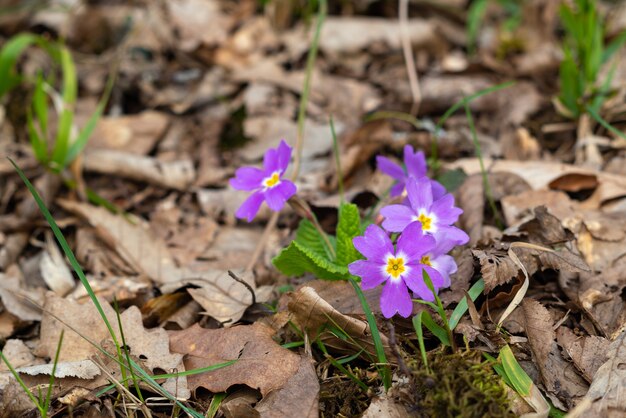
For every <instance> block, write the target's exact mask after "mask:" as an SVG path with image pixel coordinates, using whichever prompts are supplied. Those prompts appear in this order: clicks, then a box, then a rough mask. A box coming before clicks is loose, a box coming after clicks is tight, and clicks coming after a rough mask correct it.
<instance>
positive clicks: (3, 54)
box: [0, 33, 41, 98]
mask: <svg viewBox="0 0 626 418" xmlns="http://www.w3.org/2000/svg"><path fill="white" fill-rule="evenodd" d="M40 41H41V38H40V37H39V36H37V35H33V34H30V33H22V34H19V35H16V36H14V37H13V38H11V39H10V40H9V41H8V42H7V43H6V44H5V45H4V47H2V50H1V51H0V98H1V97H2V96H4V95H5V94H6V93H8V92H9V91H10V90H11V89H12V88H14V87H15V86H16V85H18V84H19V83H20V81H21V77H20V76H19V75H17V74H15V71H14V67H15V63H16V62H17V59H18V58H19V56H20V54H21V53H22V52H24V50H25V49H26V48H28V47H29V46H30V45H32V44H34V43H38V42H40Z"/></svg>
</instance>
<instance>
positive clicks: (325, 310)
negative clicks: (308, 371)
mask: <svg viewBox="0 0 626 418" xmlns="http://www.w3.org/2000/svg"><path fill="white" fill-rule="evenodd" d="M287 306H288V309H289V312H291V313H292V314H293V320H294V322H295V323H296V324H297V325H298V326H299V327H300V328H301V329H302V330H305V331H306V332H307V334H308V335H309V337H310V339H311V341H313V340H315V339H316V338H318V337H319V338H320V339H321V340H322V341H323V342H324V344H326V345H327V346H329V347H332V348H334V349H336V350H339V351H342V352H350V353H354V352H355V349H358V347H355V344H354V343H353V342H351V341H350V338H349V339H347V340H343V339H341V338H337V337H336V336H335V335H334V334H333V333H332V332H330V331H329V329H328V328H335V327H337V328H339V329H341V330H342V331H343V332H344V333H345V334H347V335H349V336H350V337H351V338H352V339H354V341H356V342H357V343H358V345H359V346H360V347H363V348H364V349H365V350H367V354H369V356H374V357H375V356H376V350H375V348H374V343H373V341H372V334H371V331H370V328H369V325H368V324H367V322H366V321H363V320H361V319H357V318H353V317H351V316H347V315H344V314H342V313H341V312H339V311H338V310H336V309H335V308H333V307H332V305H330V304H329V303H328V302H326V301H325V300H324V299H322V298H321V297H320V296H319V295H318V294H317V292H316V291H315V290H314V289H313V288H311V287H308V286H304V287H302V288H300V289H299V290H298V291H297V292H295V293H293V294H292V295H290V297H289V302H288V304H287ZM381 338H382V340H383V346H384V347H385V350H386V351H387V358H388V359H391V360H392V359H394V358H395V357H394V356H393V354H392V353H391V350H390V348H389V342H388V340H387V338H386V337H385V336H384V335H381Z"/></svg>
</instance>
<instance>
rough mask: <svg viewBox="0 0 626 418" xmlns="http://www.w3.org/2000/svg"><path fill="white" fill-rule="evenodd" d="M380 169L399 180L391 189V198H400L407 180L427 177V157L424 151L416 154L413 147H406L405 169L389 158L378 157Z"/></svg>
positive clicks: (377, 161) (377, 162)
mask: <svg viewBox="0 0 626 418" xmlns="http://www.w3.org/2000/svg"><path fill="white" fill-rule="evenodd" d="M376 164H377V165H378V169H379V170H380V171H382V172H383V173H385V174H387V175H389V176H391V177H393V178H394V179H396V180H398V182H397V183H396V184H395V185H394V186H393V187H392V188H391V196H392V197H395V196H400V195H401V194H402V193H403V192H404V187H405V185H406V180H407V179H408V178H409V177H416V178H420V177H424V176H425V175H426V170H427V167H426V157H425V156H424V153H423V152H422V151H417V152H415V151H414V150H413V147H412V146H411V145H405V146H404V167H401V166H400V165H398V164H396V163H394V162H393V161H391V160H390V159H389V158H387V157H383V156H382V155H379V156H377V157H376Z"/></svg>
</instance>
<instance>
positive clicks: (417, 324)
mask: <svg viewBox="0 0 626 418" xmlns="http://www.w3.org/2000/svg"><path fill="white" fill-rule="evenodd" d="M424 312H426V311H422V312H420V313H419V314H417V315H415V316H414V317H413V328H415V334H416V335H417V343H418V345H419V347H420V353H421V354H422V363H424V367H426V371H427V372H428V373H430V368H429V367H428V357H427V356H426V345H425V344H424V330H423V329H422V316H423V313H424Z"/></svg>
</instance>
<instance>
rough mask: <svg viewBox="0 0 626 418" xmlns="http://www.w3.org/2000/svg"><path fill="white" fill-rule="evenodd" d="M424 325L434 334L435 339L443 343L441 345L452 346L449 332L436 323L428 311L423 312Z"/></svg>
mask: <svg viewBox="0 0 626 418" xmlns="http://www.w3.org/2000/svg"><path fill="white" fill-rule="evenodd" d="M421 315H422V323H423V324H424V325H425V326H426V328H428V329H429V330H430V332H432V333H433V335H434V336H435V337H437V338H438V339H439V341H441V344H443V345H447V346H450V338H448V332H447V331H446V330H445V329H444V328H443V327H442V326H440V325H439V324H437V323H436V322H435V320H434V319H433V317H432V316H430V314H429V313H428V311H422V313H421Z"/></svg>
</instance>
